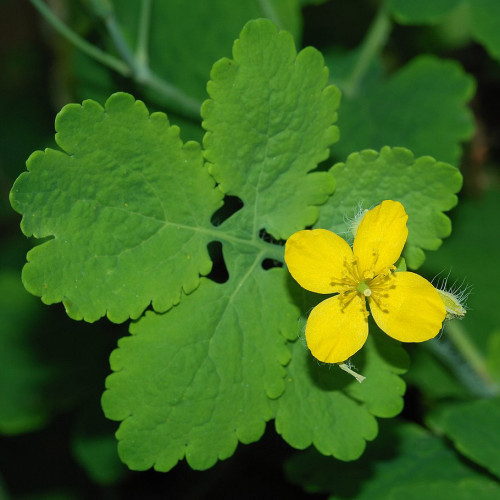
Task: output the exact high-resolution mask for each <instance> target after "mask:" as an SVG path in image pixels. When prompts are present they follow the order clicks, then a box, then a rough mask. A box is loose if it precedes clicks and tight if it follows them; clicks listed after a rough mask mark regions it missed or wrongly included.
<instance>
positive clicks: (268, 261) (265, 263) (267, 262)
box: [260, 259, 283, 271]
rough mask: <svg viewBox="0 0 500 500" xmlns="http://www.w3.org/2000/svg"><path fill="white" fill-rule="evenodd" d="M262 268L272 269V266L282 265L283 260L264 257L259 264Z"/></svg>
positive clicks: (265, 269)
mask: <svg viewBox="0 0 500 500" xmlns="http://www.w3.org/2000/svg"><path fill="white" fill-rule="evenodd" d="M260 265H261V266H262V269H264V271H267V270H268V269H272V268H273V267H283V262H280V261H279V260H275V259H264V260H263V261H262V262H261V264H260Z"/></svg>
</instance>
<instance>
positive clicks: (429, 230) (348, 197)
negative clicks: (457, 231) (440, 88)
mask: <svg viewBox="0 0 500 500" xmlns="http://www.w3.org/2000/svg"><path fill="white" fill-rule="evenodd" d="M330 171H331V173H332V174H333V176H334V177H335V179H336V183H337V189H336V191H335V194H334V195H333V196H332V197H331V198H330V199H329V200H328V202H327V203H326V204H325V205H323V206H322V207H321V214H320V218H319V220H318V222H317V223H316V227H322V228H325V229H330V230H331V231H333V232H335V233H337V234H348V233H349V229H348V226H349V219H352V217H353V216H354V215H355V214H356V213H358V211H359V209H360V207H361V208H365V209H370V208H373V207H374V206H375V205H378V204H379V203H380V202H381V201H383V200H396V201H400V202H401V203H402V204H403V205H404V207H405V210H406V212H407V213H408V231H409V235H408V240H407V242H406V246H405V249H404V252H403V255H404V257H405V259H406V262H407V264H408V266H409V267H410V268H417V267H419V266H420V265H421V264H422V262H423V261H424V259H425V255H424V252H423V251H424V250H436V249H437V248H439V246H440V245H441V242H442V238H445V237H447V236H449V234H450V232H451V223H450V220H449V219H448V217H446V216H445V215H444V214H443V213H442V212H443V211H447V210H450V209H452V208H453V207H454V206H455V205H456V203H457V197H456V196H455V193H456V192H458V191H459V189H460V187H461V185H462V176H461V175H460V172H459V171H458V170H457V169H456V168H455V167H453V166H451V165H448V164H447V163H443V162H437V161H436V160H434V159H433V158H431V157H430V156H424V157H421V158H414V157H413V154H412V153H411V152H410V151H408V150H406V149H403V148H392V149H391V148H388V147H385V148H383V149H382V150H381V151H380V153H377V152H375V151H370V150H368V151H362V152H361V153H353V154H352V155H350V156H349V157H348V158H347V161H346V162H345V163H339V164H337V165H334V166H333V167H332V169H331V170H330Z"/></svg>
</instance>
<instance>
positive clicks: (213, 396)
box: [102, 248, 298, 471]
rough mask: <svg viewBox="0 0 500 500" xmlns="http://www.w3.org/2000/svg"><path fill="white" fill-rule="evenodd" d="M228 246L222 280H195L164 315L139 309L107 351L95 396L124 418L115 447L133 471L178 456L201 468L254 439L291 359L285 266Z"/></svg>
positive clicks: (160, 466)
mask: <svg viewBox="0 0 500 500" xmlns="http://www.w3.org/2000/svg"><path fill="white" fill-rule="evenodd" d="M230 252H231V254H232V255H231V256H230V258H229V259H228V258H227V257H228V255H226V259H227V260H228V261H229V267H230V269H231V272H232V275H231V277H230V279H229V280H228V281H227V282H226V283H225V284H222V285H219V284H215V283H213V282H211V281H209V280H207V279H203V280H202V283H201V285H200V288H199V289H198V290H197V291H196V293H193V294H191V295H189V296H187V297H183V299H182V300H181V302H180V304H179V305H178V306H176V307H174V308H173V309H171V310H170V311H169V312H167V313H166V314H163V315H159V314H155V313H151V312H148V313H146V315H145V317H144V318H142V319H141V320H140V321H139V322H137V323H136V324H134V325H133V326H132V327H131V332H132V334H133V335H132V336H131V337H126V338H124V339H122V340H121V341H120V343H119V348H118V349H117V350H116V351H115V352H114V353H113V354H112V356H111V367H112V369H113V371H115V372H116V373H114V374H113V375H110V376H109V378H108V379H107V382H106V387H107V391H106V392H105V393H104V396H103V400H102V403H103V408H104V411H105V413H106V415H107V416H108V417H109V418H111V419H114V420H123V423H122V424H121V426H120V428H119V430H118V432H117V438H118V440H119V453H120V456H121V458H122V460H124V461H125V462H126V463H127V464H128V466H129V467H131V468H132V469H137V470H143V469H147V468H149V467H152V466H154V468H155V469H156V470H159V471H166V470H169V469H170V468H172V467H173V466H174V465H175V464H176V463H177V461H178V460H180V459H182V458H183V457H185V458H186V460H187V461H188V463H189V464H190V465H191V467H193V468H195V469H206V468H208V467H211V466H212V465H214V463H215V462H216V461H217V460H218V459H225V458H228V457H229V456H231V455H232V454H233V453H234V451H235V449H236V446H237V444H238V441H241V442H243V443H250V442H253V441H256V440H258V439H259V438H260V437H261V436H262V434H263V432H264V428H265V423H266V421H267V420H269V419H270V418H272V417H273V411H272V407H271V399H274V398H277V397H279V396H280V395H281V394H282V392H283V390H284V387H285V382H284V376H285V369H284V367H283V365H285V364H286V363H287V362H288V361H289V357H290V354H289V350H288V348H287V347H286V345H285V344H286V339H285V337H284V335H282V334H288V332H291V331H293V327H294V325H295V324H296V321H297V315H298V312H297V309H296V307H295V306H294V305H293V304H292V303H291V299H290V297H289V295H288V293H287V288H286V273H285V271H284V270H283V269H276V268H274V269H270V270H267V271H265V270H264V269H262V267H261V261H262V256H259V255H257V256H252V255H241V250H240V249H238V248H235V249H231V251H230ZM233 271H234V272H233ZM277 311H279V314H277Z"/></svg>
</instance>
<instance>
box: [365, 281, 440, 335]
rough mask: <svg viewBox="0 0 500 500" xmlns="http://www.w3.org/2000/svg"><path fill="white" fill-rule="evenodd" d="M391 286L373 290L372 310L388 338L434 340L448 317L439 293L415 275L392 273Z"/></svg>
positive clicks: (371, 297) (374, 317) (370, 300)
mask: <svg viewBox="0 0 500 500" xmlns="http://www.w3.org/2000/svg"><path fill="white" fill-rule="evenodd" d="M388 283H389V285H388V286H386V287H380V288H378V287H377V288H375V289H372V294H371V296H370V297H369V304H370V310H371V313H372V315H373V319H374V320H375V322H376V323H377V325H378V326H379V327H380V328H381V330H383V331H384V332H385V333H387V335H389V336H391V337H393V338H395V339H397V340H400V341H402V342H423V341H424V340H429V339H432V338H433V337H435V336H436V335H437V334H438V333H439V332H440V331H441V327H442V324H443V321H444V318H445V316H446V309H445V307H444V304H443V301H442V300H441V298H440V297H439V294H438V292H437V290H436V289H435V288H434V287H433V286H432V285H431V284H430V283H429V282H428V281H427V280H426V279H424V278H422V276H419V275H418V274H415V273H408V272H403V273H393V274H392V277H391V278H390V279H389V281H388Z"/></svg>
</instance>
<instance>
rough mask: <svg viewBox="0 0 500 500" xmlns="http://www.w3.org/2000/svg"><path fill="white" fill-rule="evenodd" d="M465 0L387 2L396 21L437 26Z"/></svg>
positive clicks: (400, 0) (403, 0)
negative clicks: (436, 24)
mask: <svg viewBox="0 0 500 500" xmlns="http://www.w3.org/2000/svg"><path fill="white" fill-rule="evenodd" d="M462 1H463V0H386V4H387V6H388V8H389V10H390V11H391V13H392V14H393V15H394V17H395V18H396V20H397V21H398V22H400V23H403V24H435V23H438V22H439V21H441V19H442V18H443V17H444V16H445V15H446V14H448V13H449V12H451V11H452V10H453V9H455V8H456V7H458V5H459V4H460V3H461V2H462Z"/></svg>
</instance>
